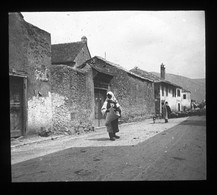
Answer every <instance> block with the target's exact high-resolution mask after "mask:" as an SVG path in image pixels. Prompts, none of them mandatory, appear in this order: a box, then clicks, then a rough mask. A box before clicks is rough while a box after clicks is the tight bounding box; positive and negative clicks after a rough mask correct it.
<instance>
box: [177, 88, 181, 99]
mask: <svg viewBox="0 0 217 195" xmlns="http://www.w3.org/2000/svg"><path fill="white" fill-rule="evenodd" d="M177 96H178V97H180V90H179V89H178V90H177Z"/></svg>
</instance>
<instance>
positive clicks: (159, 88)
mask: <svg viewBox="0 0 217 195" xmlns="http://www.w3.org/2000/svg"><path fill="white" fill-rule="evenodd" d="M130 71H131V72H134V73H136V74H139V75H140V76H142V77H145V78H149V79H152V80H153V81H154V97H155V113H156V114H161V113H162V104H163V103H164V102H165V101H167V102H168V104H169V106H170V108H171V110H172V111H182V110H183V109H184V106H186V107H188V105H189V102H191V100H190V95H189V92H187V91H184V92H183V95H184V97H185V98H186V99H183V96H182V91H183V88H182V87H181V86H178V85H176V84H174V83H171V82H169V81H167V80H166V79H165V66H164V65H163V64H161V66H160V75H161V78H160V77H158V76H155V75H154V74H152V73H149V72H147V71H144V70H141V69H139V68H138V67H135V68H134V69H131V70H130ZM182 104H183V105H182Z"/></svg>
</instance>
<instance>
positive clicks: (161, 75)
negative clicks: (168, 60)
mask: <svg viewBox="0 0 217 195" xmlns="http://www.w3.org/2000/svg"><path fill="white" fill-rule="evenodd" d="M160 78H161V79H163V80H164V79H165V66H164V65H163V63H162V64H161V66H160Z"/></svg>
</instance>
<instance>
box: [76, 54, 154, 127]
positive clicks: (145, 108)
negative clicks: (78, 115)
mask: <svg viewBox="0 0 217 195" xmlns="http://www.w3.org/2000/svg"><path fill="white" fill-rule="evenodd" d="M88 66H90V67H91V68H92V71H93V83H94V112H95V116H94V118H95V122H94V126H104V117H103V116H102V114H101V107H102V105H103V102H104V100H105V98H106V92H107V91H108V90H111V91H112V92H113V93H114V95H115V97H116V98H117V99H118V101H119V103H120V105H121V107H122V117H121V120H122V122H131V121H136V120H139V119H145V118H149V117H151V116H153V114H154V112H155V104H154V83H153V81H152V80H151V79H148V78H144V77H141V76H139V75H137V74H135V73H133V72H129V71H128V70H125V69H124V68H123V67H121V66H120V65H118V64H114V63H112V62H109V61H107V60H106V59H104V58H102V57H99V56H95V57H93V58H91V59H90V60H87V61H86V62H85V63H84V64H82V65H81V66H79V67H78V68H79V69H81V70H82V69H83V68H85V67H88Z"/></svg>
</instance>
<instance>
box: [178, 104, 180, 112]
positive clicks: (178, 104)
mask: <svg viewBox="0 0 217 195" xmlns="http://www.w3.org/2000/svg"><path fill="white" fill-rule="evenodd" d="M178 111H180V103H178Z"/></svg>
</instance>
